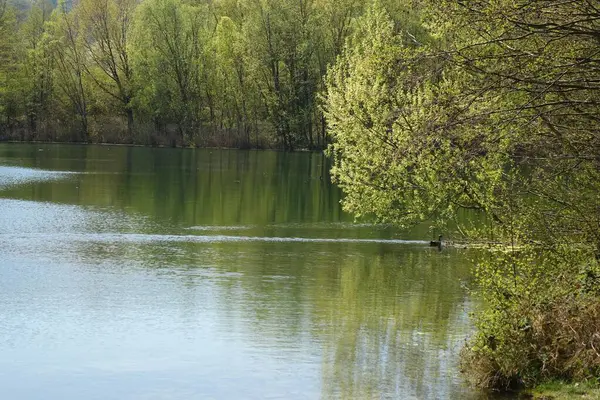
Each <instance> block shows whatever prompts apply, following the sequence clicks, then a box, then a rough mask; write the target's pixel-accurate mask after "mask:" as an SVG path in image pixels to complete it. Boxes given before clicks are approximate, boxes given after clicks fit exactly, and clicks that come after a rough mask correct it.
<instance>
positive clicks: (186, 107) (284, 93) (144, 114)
mask: <svg viewBox="0 0 600 400" xmlns="http://www.w3.org/2000/svg"><path fill="white" fill-rule="evenodd" d="M395 3H396V2H394V1H389V4H390V10H392V9H394V10H396V11H395V12H397V13H398V15H400V14H402V13H403V12H404V11H402V10H403V9H404V8H402V7H400V6H399V5H397V4H395ZM364 9H365V3H364V2H363V1H359V0H341V1H332V0H301V1H293V2H290V1H287V0H216V1H205V0H144V1H137V0H101V1H97V0H77V1H76V0H60V1H59V2H58V4H57V2H56V1H50V0H34V1H32V2H24V1H18V0H0V139H13V140H42V141H43V140H50V141H80V142H109V143H136V144H149V145H167V146H169V145H178V146H194V145H196V146H224V147H255V148H261V147H276V148H282V149H287V150H293V149H299V148H307V149H322V148H323V147H324V146H325V143H326V142H327V139H326V123H325V120H324V118H323V114H322V112H321V110H320V108H319V107H318V104H317V93H318V92H320V91H322V90H323V79H322V78H323V76H324V75H325V73H326V70H327V67H328V65H330V64H332V63H333V62H334V61H335V58H336V56H337V55H338V54H339V53H340V51H341V49H342V47H343V44H344V42H345V40H346V37H347V36H348V35H349V34H350V33H351V32H352V31H353V27H354V20H355V19H356V18H357V17H359V16H360V15H362V13H363V12H364ZM409 14H410V13H409Z"/></svg>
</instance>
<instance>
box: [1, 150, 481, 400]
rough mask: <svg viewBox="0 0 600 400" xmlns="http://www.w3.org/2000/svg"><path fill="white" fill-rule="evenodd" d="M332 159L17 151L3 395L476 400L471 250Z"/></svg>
mask: <svg viewBox="0 0 600 400" xmlns="http://www.w3.org/2000/svg"><path fill="white" fill-rule="evenodd" d="M341 198H342V194H341V192H340V191H339V190H338V189H337V188H336V187H335V186H333V185H332V184H331V183H330V180H329V176H328V161H327V159H326V158H325V157H324V156H323V155H321V154H316V153H291V154H290V153H283V152H271V151H236V150H208V149H202V150H200V149H157V148H135V147H115V146H80V145H46V144H12V143H4V144H0V354H1V355H2V356H1V357H0V387H1V388H2V397H3V398H6V399H191V398H198V399H470V398H480V395H479V394H477V393H476V392H474V391H472V390H470V389H468V388H467V387H466V386H465V384H464V383H463V382H462V379H461V376H460V373H459V371H458V367H457V360H458V353H459V351H460V349H461V347H462V345H463V343H464V340H465V338H466V337H467V336H468V335H469V333H470V332H472V323H471V321H470V319H469V313H470V312H471V311H473V309H474V307H475V301H474V300H473V299H471V297H470V294H469V287H470V286H471V285H472V277H471V274H470V264H469V262H468V257H467V255H466V254H465V253H464V252H460V251H455V250H450V249H444V250H442V251H438V250H437V249H436V248H430V247H429V246H428V240H430V239H431V238H432V234H433V233H432V232H429V230H428V229H427V227H426V226H423V227H420V228H417V229H414V230H412V231H401V230H397V229H394V228H393V227H391V226H386V225H375V224H372V223H368V222H365V221H359V222H355V221H354V219H353V217H352V216H350V215H347V214H345V213H344V212H343V211H342V209H341V206H340V199H341Z"/></svg>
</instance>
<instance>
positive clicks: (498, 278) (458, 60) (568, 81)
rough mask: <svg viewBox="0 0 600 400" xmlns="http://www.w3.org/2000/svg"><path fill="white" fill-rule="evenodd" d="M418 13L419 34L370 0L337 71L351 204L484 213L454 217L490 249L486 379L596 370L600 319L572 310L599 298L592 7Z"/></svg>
mask: <svg viewBox="0 0 600 400" xmlns="http://www.w3.org/2000/svg"><path fill="white" fill-rule="evenodd" d="M423 13H424V14H423V15H427V17H428V18H427V19H428V21H425V19H423V22H422V24H421V27H420V28H419V29H417V30H416V31H414V30H412V29H411V28H410V26H411V25H412V26H414V22H415V19H414V16H412V17H411V18H409V20H408V23H403V20H402V19H401V18H400V19H398V20H397V21H394V20H393V19H392V18H391V17H390V16H389V14H388V13H387V12H386V11H385V9H384V7H382V6H381V5H380V4H377V3H375V5H374V6H373V7H372V8H371V9H370V10H369V11H368V12H367V14H366V15H365V16H364V17H363V18H362V19H361V21H360V22H359V24H358V26H357V30H356V33H355V35H354V36H353V39H352V40H351V41H350V42H349V43H348V45H347V46H346V48H345V50H344V53H343V55H342V57H340V59H339V60H338V62H337V64H336V65H335V66H334V67H333V68H332V69H331V71H330V72H329V74H328V78H327V87H328V90H327V98H326V115H327V117H328V123H329V126H330V132H331V135H332V137H333V139H334V144H333V145H332V146H331V148H330V151H331V154H332V155H333V157H334V162H335V166H334V169H333V173H334V177H335V178H336V179H337V181H338V182H339V183H340V185H341V186H342V187H343V189H344V190H345V191H346V193H347V196H346V199H345V207H346V208H347V209H348V210H350V211H352V212H354V213H356V214H374V215H376V216H377V217H378V218H379V219H381V220H384V221H390V222H394V223H398V224H402V225H411V224H415V223H417V222H420V221H424V220H434V221H436V223H437V224H438V225H439V226H444V225H445V224H446V223H447V222H448V221H449V220H451V219H453V218H454V217H455V216H456V215H457V214H458V213H459V212H460V211H461V210H475V211H476V212H479V213H481V215H482V218H483V220H484V223H482V224H480V225H479V226H475V227H466V226H459V228H461V229H462V232H463V234H466V235H467V237H468V238H469V239H471V240H472V239H476V240H480V241H484V242H486V243H488V246H489V247H490V249H491V250H493V251H494V252H492V253H490V255H489V258H484V259H482V260H480V262H479V263H478V270H477V274H478V277H479V283H480V285H481V288H482V293H483V295H484V297H485V299H486V303H487V304H488V305H489V308H488V310H487V311H486V312H485V313H482V314H480V315H479V318H478V327H479V333H478V335H477V336H476V337H475V338H474V339H473V341H472V343H471V345H470V346H469V350H470V351H468V352H467V354H468V356H467V357H466V359H467V360H468V361H469V362H468V365H469V367H470V369H471V372H473V371H475V373H474V374H473V375H474V376H475V377H476V380H477V381H478V383H480V384H482V385H484V386H496V387H497V386H506V385H511V384H515V383H516V384H527V385H530V384H533V383H535V382H539V381H540V380H542V379H549V378H555V377H563V378H565V377H566V378H572V379H581V378H583V377H585V376H588V375H589V374H593V373H594V371H597V370H598V368H599V365H598V359H597V358H594V357H593V354H594V350H593V349H594V348H595V347H594V346H595V340H596V339H595V336H594V333H593V332H594V329H596V328H594V327H598V326H600V321H599V320H598V318H597V317H594V318H592V319H591V320H590V321H589V324H586V325H582V324H579V323H578V322H577V321H580V318H581V317H582V315H587V316H590V315H595V314H594V313H595V312H596V311H594V310H597V309H598V308H599V307H600V302H598V293H597V290H595V289H593V288H594V287H595V285H597V283H598V280H597V276H599V271H598V260H599V259H600V256H599V255H598V254H600V251H599V245H598V243H599V241H598V232H599V230H598V227H599V226H600V213H599V212H598V210H599V208H598V207H599V204H600V203H599V198H598V193H599V192H600V187H599V186H600V179H599V178H600V176H599V175H598V174H599V172H600V168H598V166H599V165H600V164H599V163H598V157H597V155H598V154H600V151H599V149H598V143H599V141H598V137H600V136H599V135H598V128H597V117H596V116H597V114H598V105H599V104H600V103H599V102H598V99H597V97H598V91H597V90H596V89H597V88H596V85H597V84H596V82H597V81H598V76H597V75H598V71H597V69H596V68H595V62H596V54H597V48H598V46H597V43H596V39H595V38H596V37H597V36H596V35H597V34H598V29H599V28H598V25H597V9H596V8H595V7H594V6H593V4H591V3H590V2H560V1H551V0H548V1H529V0H522V1H512V0H510V1H509V0H506V1H497V2H476V3H469V4H465V3H460V2H459V3H451V2H443V3H437V2H435V3H434V2H431V3H430V4H429V8H427V9H423ZM425 13H426V14H425ZM432 21H433V22H432ZM427 31H428V32H429V35H424V34H423V32H427ZM428 36H429V37H428ZM440 38H443V39H440ZM466 228H473V229H471V230H467V229H466ZM493 243H500V245H493ZM574 305H575V306H574ZM559 315H560V318H561V319H560V320H558V319H557V318H558V316H559ZM542 320H543V321H545V322H544V323H543V324H541V323H540V321H542ZM549 326H552V327H554V328H555V329H556V330H557V331H558V332H560V333H559V336H558V337H553V336H552V335H551V334H550V335H549V334H548V331H546V329H547V327H549ZM569 327H570V328H569ZM590 327H591V328H590ZM575 343H577V345H575ZM523 348H527V349H528V351H523V350H522V349H523ZM596 354H597V353H596Z"/></svg>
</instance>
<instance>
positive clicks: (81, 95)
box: [50, 1, 89, 141]
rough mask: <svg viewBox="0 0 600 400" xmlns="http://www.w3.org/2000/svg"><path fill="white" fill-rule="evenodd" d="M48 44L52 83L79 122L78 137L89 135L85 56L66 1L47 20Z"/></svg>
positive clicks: (77, 27)
mask: <svg viewBox="0 0 600 400" xmlns="http://www.w3.org/2000/svg"><path fill="white" fill-rule="evenodd" d="M50 31H51V33H50V34H51V37H52V41H51V43H50V46H51V49H50V51H51V52H52V57H53V60H54V63H55V69H54V71H55V76H56V79H55V82H54V83H55V85H56V86H57V87H58V89H59V91H60V92H61V93H62V95H63V96H64V98H65V103H66V107H67V109H68V110H70V111H71V110H72V111H71V112H70V113H69V114H75V115H76V118H77V119H78V120H79V123H80V124H81V127H80V133H81V139H82V140H83V141H87V140H88V138H89V121H88V114H89V110H88V109H89V107H88V101H89V100H88V97H89V95H88V88H87V85H86V83H85V71H86V62H87V60H86V56H85V50H84V42H83V38H82V34H81V27H80V25H79V20H78V19H77V18H75V15H74V13H71V12H69V9H68V5H67V3H66V2H64V1H63V2H60V3H59V5H58V7H57V8H56V9H55V10H54V12H53V14H52V20H51V26H50Z"/></svg>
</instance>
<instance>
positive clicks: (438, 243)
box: [429, 235, 442, 247]
mask: <svg viewBox="0 0 600 400" xmlns="http://www.w3.org/2000/svg"><path fill="white" fill-rule="evenodd" d="M429 245H430V246H431V247H442V235H440V236H439V237H438V240H432V241H431V242H429Z"/></svg>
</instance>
